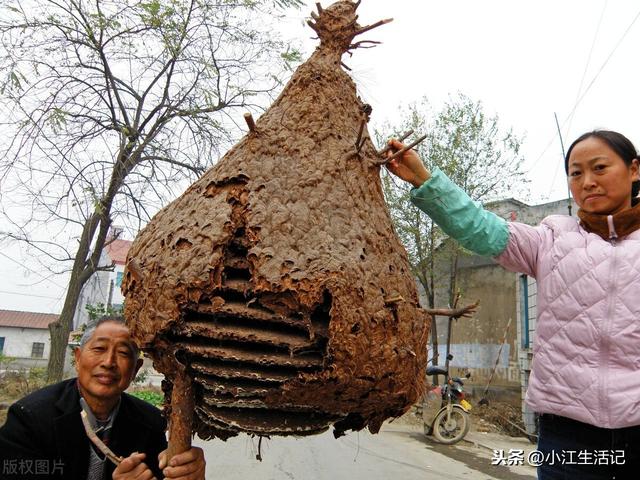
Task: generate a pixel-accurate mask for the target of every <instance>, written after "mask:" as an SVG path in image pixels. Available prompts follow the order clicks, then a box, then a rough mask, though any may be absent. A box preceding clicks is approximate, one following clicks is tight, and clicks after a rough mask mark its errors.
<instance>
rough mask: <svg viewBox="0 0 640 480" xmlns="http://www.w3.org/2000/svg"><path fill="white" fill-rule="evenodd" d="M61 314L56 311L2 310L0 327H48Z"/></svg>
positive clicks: (0, 311)
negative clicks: (55, 312)
mask: <svg viewBox="0 0 640 480" xmlns="http://www.w3.org/2000/svg"><path fill="white" fill-rule="evenodd" d="M59 316H60V315H57V314H54V313H36V312H18V311H14V310H0V327H16V328H47V327H48V326H49V324H50V323H52V322H55V321H56V320H58V317H59Z"/></svg>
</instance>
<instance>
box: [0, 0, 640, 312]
mask: <svg viewBox="0 0 640 480" xmlns="http://www.w3.org/2000/svg"><path fill="white" fill-rule="evenodd" d="M322 4H323V5H324V6H327V5H328V4H329V2H326V1H323V2H322ZM312 10H315V2H314V1H308V2H307V5H306V6H304V7H303V8H302V9H300V10H299V11H290V12H289V13H288V14H287V15H286V18H285V20H284V21H283V22H281V23H278V24H277V25H276V26H275V27H274V28H275V29H277V30H278V31H279V32H280V34H281V36H282V37H283V38H285V39H290V40H291V41H292V42H294V43H297V44H300V45H301V47H302V50H303V52H305V54H306V55H305V56H308V54H310V53H311V52H312V50H313V49H314V48H315V46H316V43H317V42H316V41H315V40H312V39H311V37H312V36H313V34H314V32H313V31H312V30H311V29H310V28H309V27H307V26H306V25H305V20H306V19H307V17H308V15H309V13H310V12H311V11H312ZM359 15H360V19H359V23H360V24H361V25H368V24H371V23H374V22H376V21H378V20H381V19H383V18H390V17H393V18H394V21H393V22H392V23H390V24H388V25H384V26H382V27H379V28H377V29H375V30H372V31H370V32H368V33H366V34H364V35H362V36H361V38H359V39H367V40H377V41H381V42H383V43H382V45H379V46H377V47H375V48H372V49H366V50H365V49H359V50H356V51H355V52H354V54H353V57H351V58H350V57H348V56H345V59H344V60H345V63H346V64H347V65H348V66H349V67H351V68H352V72H351V73H352V76H353V78H354V80H355V81H356V84H357V86H358V89H359V93H360V95H361V97H362V98H363V100H364V101H365V102H367V103H369V104H370V105H371V106H372V107H373V115H372V124H371V125H370V131H371V129H372V128H380V127H381V126H382V125H384V124H385V123H387V122H388V123H391V124H393V123H397V122H399V121H400V118H401V117H400V108H402V107H407V106H408V105H409V104H410V103H413V102H417V101H419V100H420V99H421V98H422V97H426V98H428V100H429V102H430V103H431V104H432V105H433V107H434V109H437V108H438V106H441V105H442V104H443V102H445V101H446V100H447V99H448V97H449V96H450V95H456V94H457V93H458V92H459V93H463V94H465V95H467V96H469V97H470V98H471V99H473V100H476V101H481V102H482V105H483V107H484V110H485V112H486V113H489V114H491V115H498V116H499V118H500V123H501V125H502V126H503V127H504V128H513V130H514V131H515V132H516V133H518V134H520V135H523V136H524V137H525V140H524V144H523V150H522V152H523V154H524V158H525V164H524V166H525V170H526V171H527V172H528V173H527V176H528V179H529V180H530V182H531V183H530V187H529V190H530V195H529V197H527V198H521V199H522V200H525V201H527V202H528V203H531V204H537V203H544V202H547V201H553V200H558V199H561V198H566V195H567V188H566V179H565V175H564V170H563V160H562V148H561V145H560V141H559V135H558V131H557V127H556V123H555V118H554V114H557V116H558V120H559V123H560V126H561V132H562V137H563V139H564V143H565V148H566V147H568V145H569V144H570V143H571V142H572V141H573V139H575V138H576V137H578V136H579V135H580V134H581V133H583V132H585V131H587V130H591V129H594V128H607V129H611V130H617V131H620V132H621V133H623V134H625V135H626V136H628V137H629V138H630V139H631V140H632V141H633V142H634V143H635V144H636V145H637V146H639V147H640V126H639V122H638V120H637V118H636V115H637V112H638V110H639V107H640V88H639V83H640V61H638V58H639V56H638V51H639V49H640V48H639V47H640V18H639V17H640V2H638V1H637V0H562V1H558V0H553V1H552V0H536V1H532V0H519V1H514V0H449V1H439V2H436V1H431V0H420V1H418V0H394V1H393V2H388V1H383V0H362V3H361V5H360V8H359ZM240 115H241V113H238V116H240ZM240 122H241V120H240ZM424 133H426V132H424ZM43 274H44V272H42V271H41V270H40V268H39V267H38V264H37V263H35V262H33V260H32V259H30V258H29V257H28V256H25V254H24V253H23V252H21V251H20V249H19V248H18V247H17V246H16V245H11V244H9V243H8V242H7V241H2V242H0V278H2V279H3V282H2V284H1V286H0V309H17V310H31V311H41V312H53V313H59V311H60V309H61V306H62V305H61V302H62V299H63V298H64V285H65V283H66V281H67V279H66V278H65V277H64V276H58V277H53V278H45V277H46V275H43Z"/></svg>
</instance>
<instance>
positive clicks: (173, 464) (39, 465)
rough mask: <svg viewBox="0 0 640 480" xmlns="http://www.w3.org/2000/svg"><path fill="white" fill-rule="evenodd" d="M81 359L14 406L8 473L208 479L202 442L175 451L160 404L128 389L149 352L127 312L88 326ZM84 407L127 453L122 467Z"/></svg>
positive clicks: (1, 466) (5, 447) (3, 442)
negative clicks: (69, 372)
mask: <svg viewBox="0 0 640 480" xmlns="http://www.w3.org/2000/svg"><path fill="white" fill-rule="evenodd" d="M75 360H76V370H77V373H78V377H77V378H73V379H71V380H66V381H63V382H61V383H57V384H55V385H50V386H48V387H45V388H43V389H41V390H38V391H36V392H34V393H32V394H31V395H28V396H27V397H25V398H23V399H22V400H19V401H18V402H16V403H15V404H13V405H12V406H11V408H10V409H9V412H8V416H7V421H6V423H5V425H4V426H3V427H2V428H0V478H3V479H5V478H6V479H11V478H16V479H17V478H47V476H48V477H54V478H64V479H83V480H84V479H89V480H103V479H108V478H114V479H129V478H131V479H134V478H135V479H140V480H149V479H152V478H156V479H160V478H163V477H164V478H171V479H182V480H195V479H204V470H205V462H204V456H203V453H202V450H201V449H199V448H192V449H191V450H189V451H187V452H184V453H182V454H179V455H176V456H174V457H173V458H171V459H167V458H166V450H165V449H166V446H167V442H166V438H165V430H166V424H165V421H164V419H163V418H162V415H161V413H160V411H159V410H158V409H157V408H155V407H153V406H152V405H150V404H148V403H146V402H143V401H141V400H139V399H137V398H135V397H132V396H130V395H127V394H126V393H124V390H126V388H127V387H128V386H129V384H130V383H131V381H132V380H133V379H134V377H135V375H136V373H137V372H138V370H139V369H140V366H141V365H142V360H141V359H140V358H139V355H138V349H137V347H136V345H135V344H134V343H133V341H132V340H131V337H130V335H129V330H128V329H127V327H126V325H125V324H124V321H123V319H122V318H121V317H106V318H103V319H101V320H99V321H98V322H97V324H96V325H95V326H94V327H92V328H88V329H87V331H86V332H85V334H84V336H83V337H82V340H81V342H80V347H79V348H77V349H76V351H75ZM81 411H84V412H85V414H86V417H87V419H88V421H89V423H90V424H91V426H92V427H93V430H94V431H95V432H96V435H97V436H98V437H99V438H100V439H101V440H102V442H103V443H105V444H106V445H107V446H108V448H109V449H110V450H112V451H113V452H114V453H115V454H116V455H119V456H123V457H125V458H124V460H123V461H122V462H120V464H119V465H118V466H117V467H116V466H115V465H114V464H113V463H112V462H111V461H110V460H109V459H108V458H105V455H104V454H103V452H102V451H101V450H100V449H99V448H97V447H96V446H95V445H94V444H93V442H91V441H90V439H89V437H88V436H87V433H86V432H85V428H84V426H83V423H82V419H81V416H80V412H81ZM167 460H168V461H167ZM43 475H44V477H43Z"/></svg>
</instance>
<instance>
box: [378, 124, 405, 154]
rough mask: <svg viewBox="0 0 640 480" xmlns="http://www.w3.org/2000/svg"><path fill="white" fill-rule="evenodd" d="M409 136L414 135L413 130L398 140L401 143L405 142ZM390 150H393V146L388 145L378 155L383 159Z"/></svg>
mask: <svg viewBox="0 0 640 480" xmlns="http://www.w3.org/2000/svg"><path fill="white" fill-rule="evenodd" d="M409 135H413V130H409V131H408V132H405V133H404V134H403V135H402V136H401V137H400V138H398V140H399V141H400V142H404V141H405V140H406V139H407V138H408V137H409ZM389 150H391V145H387V146H386V147H384V148H383V149H382V150H380V151H379V152H378V155H380V156H381V157H382V156H384V155H385V154H386V153H387V152H388V151H389Z"/></svg>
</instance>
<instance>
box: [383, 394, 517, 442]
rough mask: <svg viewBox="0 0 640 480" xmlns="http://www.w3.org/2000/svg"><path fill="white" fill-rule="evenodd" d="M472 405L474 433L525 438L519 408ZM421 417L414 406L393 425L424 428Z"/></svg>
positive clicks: (494, 402)
mask: <svg viewBox="0 0 640 480" xmlns="http://www.w3.org/2000/svg"><path fill="white" fill-rule="evenodd" d="M471 403H472V406H473V408H472V409H471V430H472V431H476V432H491V433H500V434H503V435H509V436H511V437H523V436H525V428H524V423H523V421H522V413H521V411H520V409H519V408H518V407H515V406H513V405H511V404H509V403H505V402H499V401H494V400H491V401H490V402H489V405H478V403H477V402H476V401H472V402H471ZM421 415H422V414H421V412H420V409H419V408H417V407H415V406H414V407H412V408H411V409H410V410H409V411H408V412H407V413H405V414H404V415H403V416H402V417H399V418H397V419H395V420H393V422H392V423H397V424H402V425H414V426H417V425H420V426H422V417H421Z"/></svg>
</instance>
